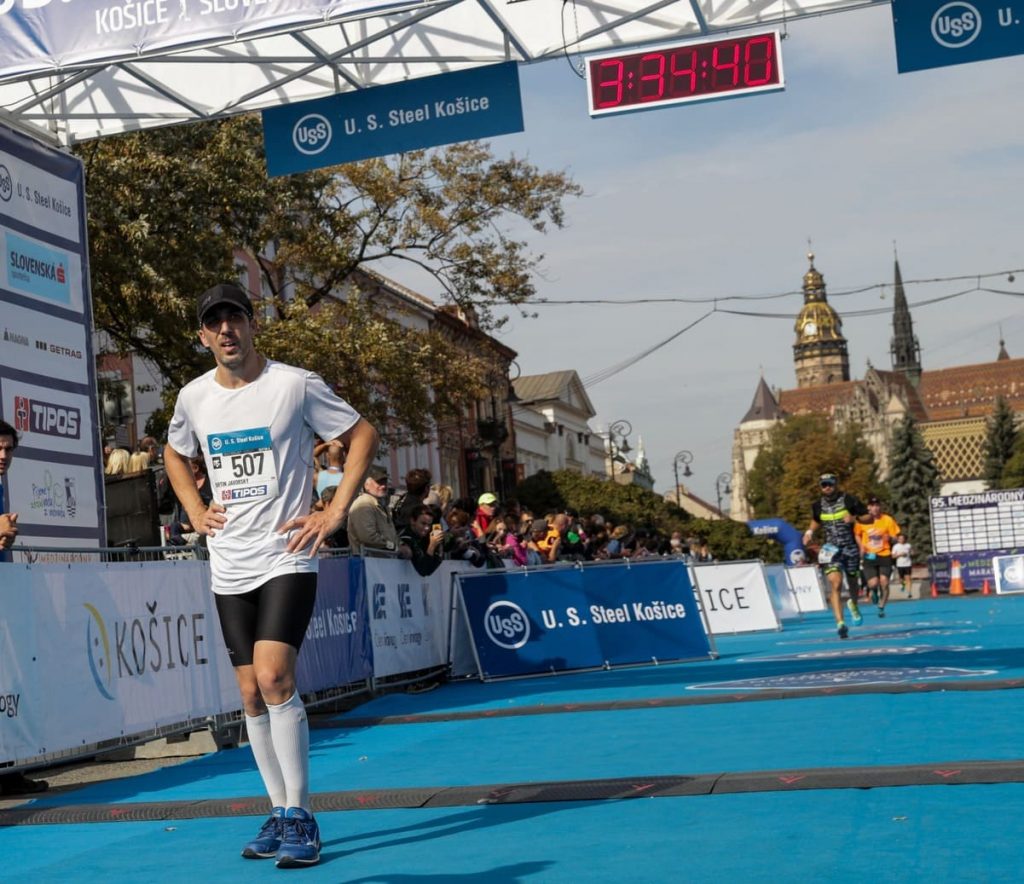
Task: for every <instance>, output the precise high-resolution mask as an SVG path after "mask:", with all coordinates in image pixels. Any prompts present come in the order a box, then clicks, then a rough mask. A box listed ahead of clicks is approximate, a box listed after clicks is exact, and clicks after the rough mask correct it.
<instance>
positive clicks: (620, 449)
mask: <svg viewBox="0 0 1024 884" xmlns="http://www.w3.org/2000/svg"><path fill="white" fill-rule="evenodd" d="M632 432H633V425H632V424H631V423H630V422H629V421H627V420H620V421H614V422H613V423H611V424H609V425H608V478H609V479H611V480H612V481H613V482H614V481H615V463H616V461H618V462H620V463H624V462H625V460H626V459H625V458H624V457H623V456H622V455H624V454H628V453H629V452H630V451H632V449H631V448H630V447H629V439H628V436H629V434H630V433H632Z"/></svg>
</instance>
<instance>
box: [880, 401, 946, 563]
mask: <svg viewBox="0 0 1024 884" xmlns="http://www.w3.org/2000/svg"><path fill="white" fill-rule="evenodd" d="M889 463H890V469H889V489H890V491H891V492H892V501H891V510H892V514H893V517H894V518H895V519H896V521H897V522H898V523H899V526H900V527H901V528H902V529H903V532H904V533H905V534H906V535H907V538H908V539H909V540H910V543H911V544H912V545H913V547H914V549H915V550H916V551H917V553H918V554H919V555H931V553H932V534H931V507H930V499H931V498H932V497H934V496H936V495H937V494H938V493H939V470H938V468H937V467H936V466H935V462H934V460H933V458H932V453H931V452H930V451H929V450H928V448H927V447H926V446H925V444H924V439H923V438H922V437H921V433H920V431H919V430H918V428H917V422H916V421H915V420H914V418H913V416H912V415H910V414H908V415H907V416H906V417H905V418H904V419H903V420H902V421H900V422H899V423H898V424H896V426H895V427H894V428H893V434H892V444H891V446H890V448H889Z"/></svg>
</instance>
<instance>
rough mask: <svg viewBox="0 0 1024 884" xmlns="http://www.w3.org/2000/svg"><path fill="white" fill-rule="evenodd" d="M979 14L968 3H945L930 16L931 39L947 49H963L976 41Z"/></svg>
mask: <svg viewBox="0 0 1024 884" xmlns="http://www.w3.org/2000/svg"><path fill="white" fill-rule="evenodd" d="M980 33H981V13H980V12H978V9H977V7H975V6H973V5H972V4H970V3H947V4H946V5H945V6H941V7H940V8H939V9H938V10H936V12H935V15H933V16H932V37H934V38H935V42H936V43H938V44H939V45H940V46H945V47H946V48H947V49H963V48H964V47H965V46H970V45H971V43H973V42H974V41H975V40H977V39H978V34H980Z"/></svg>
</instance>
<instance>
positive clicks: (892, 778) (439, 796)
mask: <svg viewBox="0 0 1024 884" xmlns="http://www.w3.org/2000/svg"><path fill="white" fill-rule="evenodd" d="M993 783H1024V760H1022V761H968V762H956V761H952V762H948V763H943V764H916V765H898V766H893V767H884V766H878V767H825V768H808V769H806V770H800V769H799V768H795V769H793V770H771V771H747V772H738V773H713V774H698V775H695V776H684V775H669V776H649V777H644V776H639V777H620V778H616V779H601V780H564V781H550V782H538V783H508V784H497V785H479V786H455V787H444V786H441V787H436V788H413V789H379V790H378V789H368V790H362V791H360V790H353V791H347V792H321V793H318V794H315V795H313V796H312V805H313V811H314V812H316V813H324V812H327V811H337V810H385V809H395V808H409V809H413V808H422V807H472V806H479V805H486V804H528V803H537V802H550V801H557V802H562V801H617V800H628V799H630V798H665V797H684V796H697V795H724V794H738V793H744V792H792V791H806V790H813V789H877V788H886V787H892V786H937V785H945V786H950V785H966V784H993ZM269 812H270V802H269V801H268V800H267V799H265V798H235V799H211V800H206V801H162V802H149V803H138V804H78V805H65V806H58V807H32V806H29V807H24V808H13V809H11V810H0V827H10V826H30V825H32V826H38V825H58V824H60V825H66V824H76V823H116V822H142V821H149V822H159V821H165V820H168V821H169V820H183V819H203V818H211V817H227V816H263V815H265V814H268V813H269Z"/></svg>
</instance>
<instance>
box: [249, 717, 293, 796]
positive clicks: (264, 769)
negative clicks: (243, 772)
mask: <svg viewBox="0 0 1024 884" xmlns="http://www.w3.org/2000/svg"><path fill="white" fill-rule="evenodd" d="M245 732H246V733H247V734H248V735H249V746H250V748H251V749H252V755H253V758H255V759H256V768H257V769H258V770H259V772H260V776H261V777H263V785H264V786H265V787H266V789H267V794H268V795H269V796H270V801H271V803H272V804H273V805H274V807H285V806H286V804H285V801H286V798H287V796H286V793H285V788H284V777H283V776H282V775H281V765H280V764H278V763H277V754H276V753H275V752H274V740H273V738H272V737H271V734H270V713H268V712H264V713H263V714H262V715H257V716H256V717H255V718H253V717H252V716H251V715H246V716H245Z"/></svg>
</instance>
